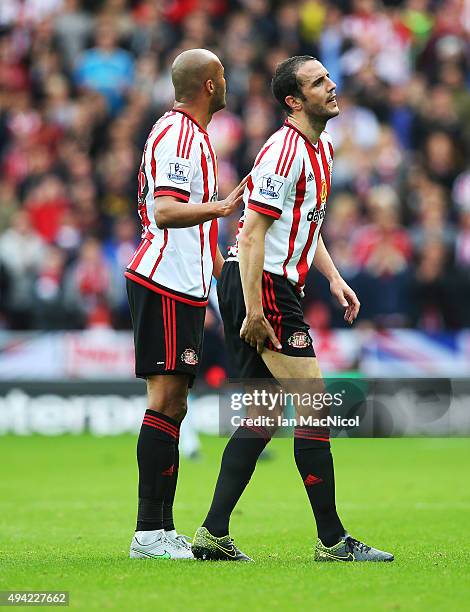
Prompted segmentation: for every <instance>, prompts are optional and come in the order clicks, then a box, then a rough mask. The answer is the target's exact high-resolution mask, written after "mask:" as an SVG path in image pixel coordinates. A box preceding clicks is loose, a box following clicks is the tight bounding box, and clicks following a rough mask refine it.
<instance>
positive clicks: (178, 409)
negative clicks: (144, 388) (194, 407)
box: [148, 393, 188, 421]
mask: <svg viewBox="0 0 470 612" xmlns="http://www.w3.org/2000/svg"><path fill="white" fill-rule="evenodd" d="M187 407H188V406H187V398H186V395H185V394H184V395H176V396H175V395H174V394H172V395H169V394H168V395H167V394H165V393H163V394H160V395H159V396H158V397H155V398H152V397H149V400H148V409H149V410H155V412H160V413H161V414H164V415H165V416H168V417H170V418H171V419H174V420H175V421H182V420H183V419H184V417H185V416H186V411H187Z"/></svg>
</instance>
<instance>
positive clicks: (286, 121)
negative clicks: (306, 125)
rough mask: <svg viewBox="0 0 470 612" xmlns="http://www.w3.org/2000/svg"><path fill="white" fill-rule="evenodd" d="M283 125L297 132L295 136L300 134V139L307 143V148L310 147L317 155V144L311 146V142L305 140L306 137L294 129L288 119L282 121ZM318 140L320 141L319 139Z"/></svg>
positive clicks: (297, 129)
mask: <svg viewBox="0 0 470 612" xmlns="http://www.w3.org/2000/svg"><path fill="white" fill-rule="evenodd" d="M284 125H285V126H287V127H288V128H290V129H291V130H294V132H297V134H300V135H301V136H302V138H303V139H304V140H305V142H306V143H307V146H309V147H311V148H312V149H313V150H314V151H315V153H318V142H317V144H313V142H311V141H310V140H309V139H308V138H307V136H305V134H304V133H302V132H301V131H300V130H299V128H296V127H295V125H292V123H290V122H289V119H286V120H285V121H284ZM318 140H320V138H319V139H318Z"/></svg>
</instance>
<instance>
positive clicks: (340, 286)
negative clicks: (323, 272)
mask: <svg viewBox="0 0 470 612" xmlns="http://www.w3.org/2000/svg"><path fill="white" fill-rule="evenodd" d="M330 291H331V294H332V295H334V296H335V298H336V299H337V300H338V302H339V303H340V305H341V306H343V307H344V308H345V309H346V310H345V311H344V320H345V321H346V322H347V323H349V324H350V325H352V324H353V323H354V321H355V320H356V318H357V315H358V314H359V309H360V307H361V303H360V302H359V300H358V299H357V295H356V294H355V293H354V291H353V290H352V289H351V287H350V286H349V285H348V284H347V283H346V281H345V280H343V279H342V278H341V277H339V278H337V279H335V280H332V281H331V282H330Z"/></svg>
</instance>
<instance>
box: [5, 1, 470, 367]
mask: <svg viewBox="0 0 470 612" xmlns="http://www.w3.org/2000/svg"><path fill="white" fill-rule="evenodd" d="M193 47H207V48H210V49H212V50H213V51H215V52H216V53H217V54H218V55H219V57H220V58H221V59H222V61H223V63H224V65H225V68H226V77H227V85H228V97H227V99H228V106H227V109H226V110H225V111H223V112H220V113H217V114H216V115H215V116H214V118H213V120H212V122H211V124H210V126H209V132H210V134H211V137H212V139H213V142H214V145H215V149H216V151H217V155H218V160H219V172H220V180H219V182H220V195H221V196H225V195H226V194H227V193H228V192H229V191H230V190H231V189H232V188H233V186H235V185H236V183H237V181H238V180H239V177H241V176H244V175H245V174H246V173H247V172H248V171H249V170H250V167H251V165H252V162H253V159H254V157H255V155H256V153H257V152H258V150H259V148H260V146H261V145H262V143H263V142H264V141H265V139H266V138H267V137H268V136H269V135H270V134H271V133H272V132H273V131H274V130H275V129H277V127H278V126H279V125H280V123H281V121H282V120H283V118H282V115H281V111H280V109H279V108H277V106H276V104H275V103H274V100H273V99H272V97H271V95H270V91H269V83H270V78H271V76H272V74H273V71H274V68H275V66H276V64H277V63H278V62H279V61H280V60H282V59H284V58H286V57H288V56H290V55H296V54H304V53H308V54H312V55H315V56H316V57H318V58H319V59H320V60H321V61H322V62H323V63H324V64H325V66H326V67H327V68H328V70H329V72H330V75H331V77H332V78H333V80H334V81H335V82H336V83H337V91H338V94H339V103H340V108H341V114H340V116H339V117H338V118H337V119H334V120H332V121H331V122H330V123H329V124H328V131H329V132H330V133H331V135H332V137H333V141H334V143H335V162H334V170H333V191H332V195H331V197H330V200H329V203H328V208H329V211H328V214H327V218H326V222H325V225H324V228H325V229H324V232H323V234H324V237H325V241H326V243H327V245H328V247H329V249H330V252H331V254H332V256H333V259H334V261H335V262H336V263H337V265H338V267H339V269H340V271H341V273H342V274H343V275H344V277H345V278H346V280H347V281H348V282H349V283H350V284H351V285H352V286H353V287H354V288H355V289H356V291H357V292H358V295H359V298H360V300H361V303H362V312H361V315H360V319H359V321H358V325H361V326H364V327H365V326H374V327H413V328H419V329H424V330H429V331H438V330H445V329H459V328H462V327H470V166H469V162H468V159H469V152H470V93H469V85H470V63H469V60H470V2H469V1H468V0H467V1H466V0H443V1H433V0H403V1H399V0H395V1H387V2H386V1H384V2H379V1H378V0H350V1H346V0H345V1H343V2H342V1H339V2H332V1H331V2H330V1H327V0H299V1H297V2H292V1H289V2H280V1H279V2H273V1H268V0H238V1H228V0H167V1H164V0H163V1H157V0H102V1H93V0H2V1H1V3H0V168H1V173H0V295H1V300H0V328H6V329H49V330H50V329H82V328H88V327H92V326H96V325H103V326H111V327H115V328H117V329H126V328H129V327H130V320H129V314H128V309H127V300H126V295H125V284H124V277H123V269H124V268H125V266H126V264H127V263H128V261H129V260H130V258H131V254H132V252H133V250H134V248H135V246H136V244H137V243H138V241H139V231H140V228H139V227H138V225H137V213H136V190H137V184H136V176H137V169H138V165H139V162H140V156H141V152H142V148H143V145H144V142H145V140H146V137H147V134H148V132H149V130H150V128H151V126H152V124H153V123H154V121H155V120H156V119H157V118H158V117H159V116H160V115H161V114H163V113H164V112H165V111H166V110H167V109H168V108H170V107H171V105H172V102H173V90H172V85H171V78H170V66H171V63H172V61H173V59H174V57H175V55H176V54H177V53H179V52H180V51H182V50H184V49H187V48H193ZM236 224H237V218H234V219H229V220H224V222H223V223H221V224H220V242H221V247H222V250H223V252H224V251H225V249H226V246H227V245H228V244H230V243H231V241H232V240H233V236H234V233H235V228H236ZM305 299H306V310H307V318H308V321H309V323H310V324H311V326H312V327H313V328H331V327H341V326H342V325H343V321H342V311H341V310H340V309H339V308H337V307H336V306H335V305H334V304H333V303H332V302H331V300H330V297H329V294H328V286H327V284H326V282H325V281H324V280H323V279H322V278H320V277H319V276H318V274H316V273H315V272H312V274H311V276H310V279H309V281H308V284H307V292H306V298H305ZM206 327H207V337H208V338H210V342H209V343H208V344H210V347H209V352H210V350H212V349H214V350H216V351H217V350H218V349H216V348H215V347H217V343H218V342H220V323H219V321H218V319H217V316H216V314H215V312H212V311H211V312H210V313H209V315H208V320H207V323H206ZM215 375H216V376H217V373H216V374H215Z"/></svg>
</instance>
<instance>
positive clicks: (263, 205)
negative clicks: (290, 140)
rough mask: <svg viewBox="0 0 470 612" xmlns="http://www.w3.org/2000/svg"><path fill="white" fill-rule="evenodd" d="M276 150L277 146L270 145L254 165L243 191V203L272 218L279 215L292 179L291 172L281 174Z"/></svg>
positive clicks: (276, 217)
mask: <svg viewBox="0 0 470 612" xmlns="http://www.w3.org/2000/svg"><path fill="white" fill-rule="evenodd" d="M277 150H278V147H276V146H272V147H271V150H270V151H268V152H267V154H266V155H264V156H263V158H262V159H261V161H260V162H259V164H258V165H255V166H254V168H253V170H252V171H251V174H250V179H249V181H248V186H247V189H246V191H245V204H246V206H247V207H248V208H249V209H251V210H255V211H256V212H259V213H261V214H264V215H268V216H269V217H273V218H274V219H279V217H280V216H281V214H282V210H283V207H284V203H285V201H286V198H287V195H288V193H289V190H290V188H291V184H292V181H293V178H292V175H291V174H289V175H288V176H285V175H284V174H281V171H280V170H279V165H280V164H279V154H277V153H278V151H277ZM292 169H293V168H292Z"/></svg>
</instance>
